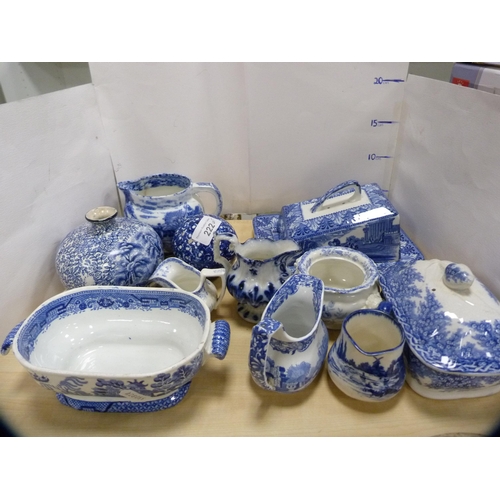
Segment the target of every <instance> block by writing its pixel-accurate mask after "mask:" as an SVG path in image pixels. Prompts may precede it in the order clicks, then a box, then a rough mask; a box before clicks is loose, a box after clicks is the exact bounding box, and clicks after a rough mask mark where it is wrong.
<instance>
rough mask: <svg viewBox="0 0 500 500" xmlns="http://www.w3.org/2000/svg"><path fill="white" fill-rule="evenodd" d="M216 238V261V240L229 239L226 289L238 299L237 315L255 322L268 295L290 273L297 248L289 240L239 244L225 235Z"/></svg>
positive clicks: (297, 251)
mask: <svg viewBox="0 0 500 500" xmlns="http://www.w3.org/2000/svg"><path fill="white" fill-rule="evenodd" d="M216 240H217V241H216V244H215V252H216V260H218V261H220V257H219V256H218V248H219V242H222V241H229V242H230V246H231V249H232V251H234V253H235V258H234V261H233V262H232V264H231V266H230V267H228V273H227V289H228V291H229V293H230V294H231V295H232V296H233V297H234V298H235V299H236V300H237V301H238V314H239V315H240V316H241V317H242V318H243V319H244V320H246V321H249V322H251V323H257V322H258V321H259V320H260V318H261V316H262V313H263V312H264V309H265V307H266V306H267V304H268V303H269V301H270V300H271V297H272V296H273V295H274V294H275V293H276V291H277V290H278V288H280V287H281V285H282V284H283V283H284V282H285V281H286V280H287V279H288V278H289V277H290V276H291V275H292V274H294V272H295V267H294V264H295V261H296V259H297V257H298V255H299V254H300V248H299V246H298V245H297V244H296V243H295V242H293V241H291V240H280V241H271V240H266V239H259V238H250V239H248V240H246V241H245V242H244V243H239V242H238V241H237V239H235V238H232V237H226V236H217V238H216Z"/></svg>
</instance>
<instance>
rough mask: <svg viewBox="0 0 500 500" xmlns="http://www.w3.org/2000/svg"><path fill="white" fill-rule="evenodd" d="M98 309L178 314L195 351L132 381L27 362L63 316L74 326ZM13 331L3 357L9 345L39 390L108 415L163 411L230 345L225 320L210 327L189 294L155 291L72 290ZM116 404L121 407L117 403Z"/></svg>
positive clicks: (204, 311)
mask: <svg viewBox="0 0 500 500" xmlns="http://www.w3.org/2000/svg"><path fill="white" fill-rule="evenodd" d="M103 310H106V311H122V312H123V317H124V318H125V317H126V314H129V313H130V312H134V311H142V312H144V311H146V312H149V311H151V312H153V311H164V312H165V318H166V320H168V319H169V315H168V311H170V310H172V311H179V312H182V313H183V314H185V315H188V316H190V317H193V318H194V319H195V320H196V323H197V324H198V325H199V328H200V337H201V335H203V337H202V338H201V341H200V343H199V345H198V348H197V349H195V350H194V351H192V352H191V353H189V354H188V355H187V356H185V358H184V359H183V360H182V361H180V362H178V363H176V364H174V365H173V366H171V367H169V366H165V369H163V370H157V372H155V373H149V374H138V375H135V376H134V375H122V374H120V373H118V374H117V375H116V376H111V377H103V376H100V375H94V374H92V373H84V372H83V371H82V372H80V371H78V370H75V373H71V372H69V373H68V372H65V371H64V370H60V369H57V370H55V369H49V368H46V367H44V366H39V365H38V364H36V365H34V364H32V363H31V362H30V359H31V356H32V353H33V351H34V349H35V348H36V345H37V340H38V339H39V338H40V337H41V336H43V334H44V333H45V332H46V331H47V330H48V329H49V327H50V326H51V324H52V323H53V322H56V321H58V320H61V319H64V318H68V317H71V318H73V317H74V318H75V321H77V320H78V316H80V315H82V314H83V313H85V312H91V313H97V312H99V311H103ZM86 321H90V320H89V319H87V320H86ZM14 330H16V331H17V333H15V335H13V332H14V331H13V332H11V333H10V334H9V335H8V336H7V338H6V339H5V341H4V343H3V345H2V354H7V353H8V352H9V349H10V347H11V345H12V344H13V345H14V353H15V354H16V357H17V358H18V360H19V361H20V362H21V364H22V365H23V366H24V367H25V368H26V369H27V370H28V372H29V373H30V374H31V376H32V377H33V378H34V379H35V380H36V381H37V382H38V383H39V384H40V385H41V386H43V387H44V388H46V389H49V390H52V391H54V392H56V393H57V394H60V395H63V396H67V397H69V398H72V399H76V400H79V401H82V403H81V404H82V406H85V407H86V408H88V407H89V405H90V404H91V403H92V404H94V403H95V404H94V406H95V407H96V408H104V407H106V408H107V407H108V406H109V404H110V403H113V405H111V406H112V407H113V408H114V409H113V410H112V411H132V410H133V409H134V408H135V410H134V411H141V412H142V411H153V409H155V408H156V409H162V408H164V407H165V408H167V407H170V406H173V404H174V403H175V404H177V402H179V401H180V400H181V399H182V397H183V396H184V395H185V392H186V391H187V388H188V387H189V385H186V384H188V383H189V382H190V381H191V380H192V378H193V377H194V376H195V375H196V373H197V372H198V371H199V369H200V368H201V366H202V364H203V362H204V357H205V356H208V355H210V356H214V357H216V358H217V359H221V360H222V359H224V357H225V355H226V353H227V350H228V348H229V340H230V329H229V324H228V323H227V321H224V320H218V321H215V322H214V323H213V324H212V325H211V326H210V317H209V311H208V309H207V307H206V306H205V305H204V304H203V303H202V302H201V301H200V300H199V299H198V298H196V297H195V296H194V295H192V294H190V293H186V292H178V291H175V290H165V289H157V288H132V287H130V288H126V287H83V288H79V289H75V290H71V291H69V292H65V293H62V294H60V295H58V296H56V297H54V298H52V299H50V300H48V301H47V302H45V303H44V304H42V306H40V307H39V308H38V309H37V310H36V311H35V312H34V313H33V314H32V315H31V316H30V317H29V318H28V319H27V320H26V321H24V322H22V323H21V326H19V325H17V326H16V327H15V329H14ZM183 334H184V335H185V334H186V332H184V333H183ZM137 336H138V338H141V336H144V337H147V332H146V331H140V332H137ZM146 340H147V338H146ZM183 388H184V389H183ZM63 396H61V397H60V398H59V399H60V400H61V402H64V403H68V402H71V400H69V399H67V398H66V397H63ZM120 399H121V401H120ZM117 402H120V403H124V404H116V403H117ZM145 403H148V404H147V405H145ZM139 404H141V405H143V406H139ZM75 405H76V406H77V403H74V402H72V403H71V404H70V406H72V407H76V406H75ZM141 408H142V409H141ZM82 409H83V408H82ZM99 411H101V410H99ZM109 411H111V410H109Z"/></svg>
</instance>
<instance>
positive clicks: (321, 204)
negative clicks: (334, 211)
mask: <svg viewBox="0 0 500 500" xmlns="http://www.w3.org/2000/svg"><path fill="white" fill-rule="evenodd" d="M349 188H354V189H353V191H352V192H351V194H350V196H347V197H345V196H336V197H335V198H333V199H332V200H329V198H330V197H331V196H333V195H334V194H335V193H339V192H341V191H347V190H348V189H349ZM360 199H361V186H360V184H359V182H358V181H354V180H350V181H345V182H343V183H342V184H339V185H338V186H335V187H334V188H332V189H330V191H328V192H327V193H326V194H324V195H323V196H322V197H321V198H320V199H319V200H318V201H317V202H316V203H315V204H314V205H313V206H312V207H311V212H316V210H318V208H319V209H322V210H324V209H327V208H332V207H334V206H336V205H345V204H346V203H348V202H350V203H352V202H355V201H358V200H360Z"/></svg>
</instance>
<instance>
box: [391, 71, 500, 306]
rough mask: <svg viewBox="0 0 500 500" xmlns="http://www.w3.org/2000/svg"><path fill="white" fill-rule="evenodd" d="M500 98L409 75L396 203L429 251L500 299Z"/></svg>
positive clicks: (394, 188)
mask: <svg viewBox="0 0 500 500" xmlns="http://www.w3.org/2000/svg"><path fill="white" fill-rule="evenodd" d="M499 159H500V96H498V95H494V94H490V93H488V92H482V91H479V90H475V89H471V88H467V87H460V86H458V85H451V84H449V83H446V82H440V81H436V80H431V79H428V78H422V77H418V76H412V75H409V77H408V82H407V83H406V84H405V98H404V104H403V112H402V116H401V128H400V137H399V139H398V154H397V158H396V161H395V165H394V174H393V180H392V187H391V190H390V198H391V200H392V202H393V203H394V205H395V206H396V209H397V210H398V211H399V212H400V215H401V226H402V227H403V228H405V229H406V231H407V232H408V234H409V235H410V237H412V238H413V240H414V241H415V243H417V245H418V246H419V247H420V248H421V250H422V251H423V252H424V254H425V256H426V258H439V259H444V260H451V261H455V262H461V263H464V264H466V265H468V266H469V267H470V268H471V270H472V271H473V273H474V274H475V275H476V277H477V278H478V279H479V280H480V281H482V282H483V283H484V284H485V285H487V286H488V288H490V290H491V291H492V292H493V293H494V294H495V295H496V296H497V297H500V262H499V251H498V249H499V248H500V196H499V190H500V168H499Z"/></svg>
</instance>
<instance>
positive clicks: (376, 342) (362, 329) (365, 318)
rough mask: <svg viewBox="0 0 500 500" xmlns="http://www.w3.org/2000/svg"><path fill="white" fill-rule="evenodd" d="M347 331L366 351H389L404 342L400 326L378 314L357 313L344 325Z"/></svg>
mask: <svg viewBox="0 0 500 500" xmlns="http://www.w3.org/2000/svg"><path fill="white" fill-rule="evenodd" d="M344 327H345V329H346V331H347V333H348V334H349V335H350V336H351V338H352V339H353V340H354V342H356V344H357V345H358V347H359V348H360V349H362V350H363V351H365V352H380V351H387V350H390V349H394V348H396V347H398V346H399V345H400V344H401V342H402V334H401V331H400V330H399V328H398V327H397V326H396V325H395V324H394V323H393V322H392V321H391V320H390V319H389V318H387V317H385V316H383V315H378V314H356V315H354V316H352V317H351V318H349V320H348V321H347V322H346V323H345V325H344Z"/></svg>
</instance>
